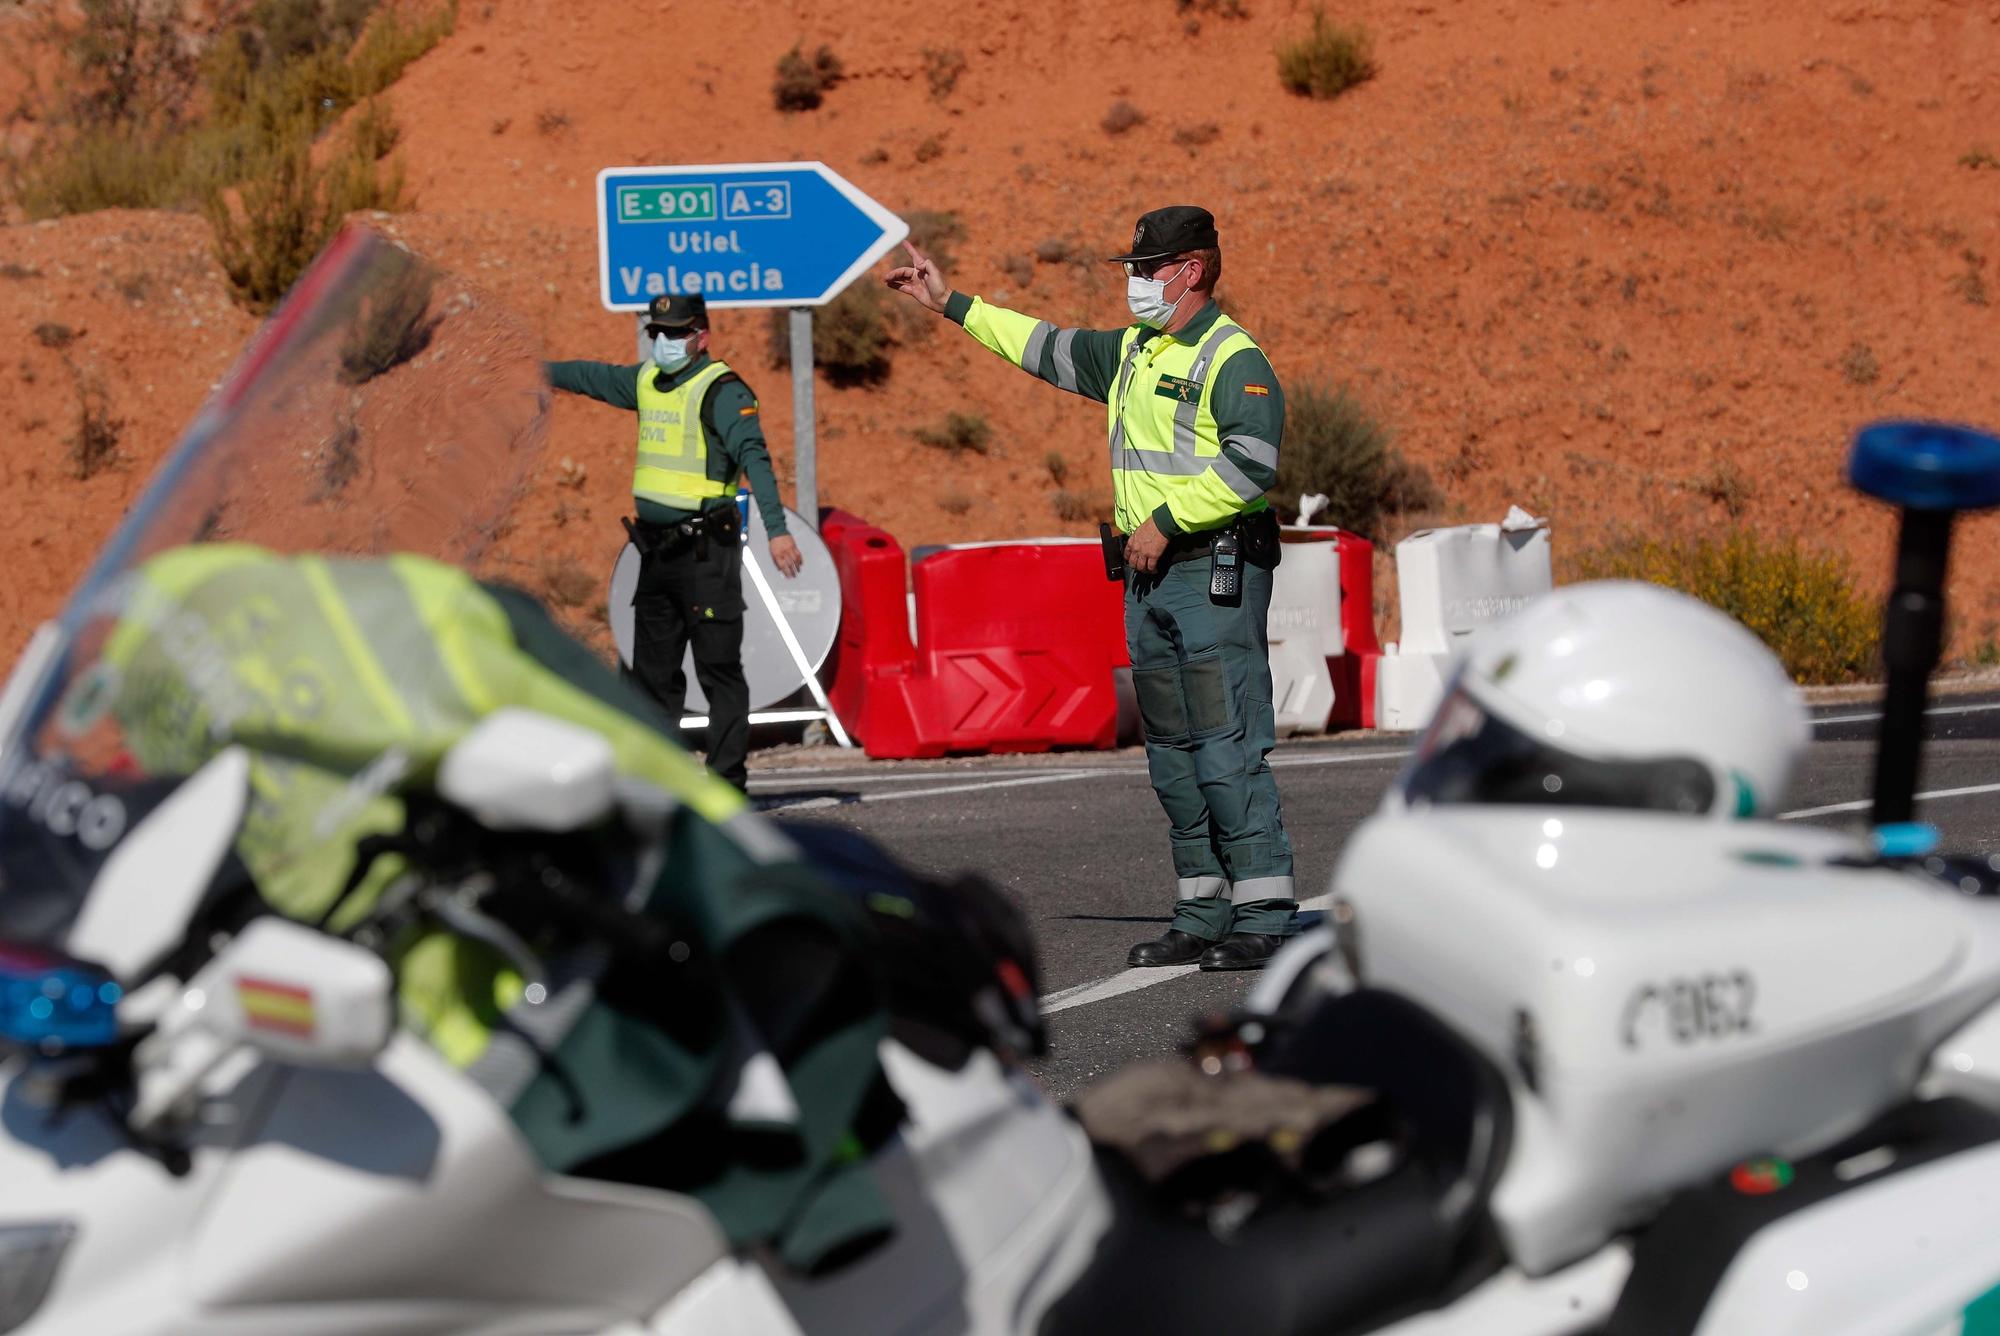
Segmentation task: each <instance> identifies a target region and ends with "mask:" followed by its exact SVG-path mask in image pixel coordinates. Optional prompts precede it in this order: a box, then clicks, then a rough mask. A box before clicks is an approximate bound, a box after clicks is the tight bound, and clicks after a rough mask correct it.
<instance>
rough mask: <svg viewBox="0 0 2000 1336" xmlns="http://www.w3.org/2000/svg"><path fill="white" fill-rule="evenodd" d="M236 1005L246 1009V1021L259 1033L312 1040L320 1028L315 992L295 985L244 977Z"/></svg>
mask: <svg viewBox="0 0 2000 1336" xmlns="http://www.w3.org/2000/svg"><path fill="white" fill-rule="evenodd" d="M236 1005H237V1006H238V1007H240V1008H242V1010H243V1019H244V1020H245V1021H246V1022H248V1023H249V1025H250V1027H251V1028H252V1029H255V1030H276V1031H278V1032H279V1033H280V1034H289V1035H296V1036H298V1037H299V1038H301V1039H310V1038H311V1037H312V1033H313V1030H314V1029H315V1028H316V1025H317V1017H315V1016H314V1014H313V997H312V990H311V989H309V988H300V987H297V986H296V985H293V984H288V983H274V982H272V981H271V980H269V979H253V978H251V977H250V976H249V975H247V974H246V975H243V976H241V977H239V978H238V979H237V980H236Z"/></svg>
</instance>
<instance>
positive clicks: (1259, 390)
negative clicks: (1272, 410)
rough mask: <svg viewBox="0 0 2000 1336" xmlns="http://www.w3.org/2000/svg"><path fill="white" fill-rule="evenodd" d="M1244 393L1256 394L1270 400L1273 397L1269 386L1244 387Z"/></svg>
mask: <svg viewBox="0 0 2000 1336" xmlns="http://www.w3.org/2000/svg"><path fill="white" fill-rule="evenodd" d="M1243 393H1245V394H1255V395H1260V396H1262V397H1264V398H1269V397H1270V395H1271V387H1270V386H1269V385H1245V386H1244V387H1243Z"/></svg>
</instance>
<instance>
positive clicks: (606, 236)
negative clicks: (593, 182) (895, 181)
mask: <svg viewBox="0 0 2000 1336" xmlns="http://www.w3.org/2000/svg"><path fill="white" fill-rule="evenodd" d="M909 232H910V229H909V226H908V225H907V224H906V223H904V222H903V220H902V219H900V218H898V217H897V216H896V215H895V214H893V213H891V212H889V210H887V209H886V208H884V207H882V205H881V204H879V203H877V202H876V201H874V200H872V199H870V198H869V197H868V196H867V195H864V194H863V193H862V192H861V191H860V190H859V189H858V188H856V187H855V186H854V185H853V183H851V182H849V181H848V180H846V179H845V178H843V177H842V176H841V175H840V174H839V173H838V172H836V171H834V170H832V169H831V168H829V167H828V166H827V165H826V164H825V163H822V162H763V163H733V164H727V165H720V166H691V167H607V168H605V169H604V170H603V171H601V172H599V173H598V174H597V262H598V279H599V291H600V293H601V295H602V297H603V301H604V306H605V309H606V310H611V311H643V310H645V309H646V303H647V302H649V301H651V300H652V299H653V298H654V297H656V296H659V295H660V294H661V293H673V294H683V293H700V294H701V295H702V296H703V297H704V298H706V299H707V301H708V304H709V305H710V306H819V305H822V304H824V303H826V302H829V301H831V300H833V298H834V297H835V296H836V295H837V294H838V293H839V292H840V290H841V289H842V288H844V287H846V286H847V285H848V284H849V283H850V282H852V281H853V280H854V278H855V276H856V275H857V274H859V273H861V272H862V271H863V270H864V269H866V268H868V266H870V265H872V264H874V263H875V261H877V260H879V259H881V258H882V256H883V255H885V254H887V253H888V251H889V249H890V248H891V247H893V246H894V245H895V244H896V243H897V242H899V241H901V240H902V239H903V238H904V237H906V236H908V235H909Z"/></svg>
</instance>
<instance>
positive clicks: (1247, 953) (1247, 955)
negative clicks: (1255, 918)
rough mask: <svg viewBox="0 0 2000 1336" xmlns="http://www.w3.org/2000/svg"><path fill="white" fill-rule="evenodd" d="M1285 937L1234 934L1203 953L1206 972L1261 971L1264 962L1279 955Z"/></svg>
mask: <svg viewBox="0 0 2000 1336" xmlns="http://www.w3.org/2000/svg"><path fill="white" fill-rule="evenodd" d="M1284 944H1285V939H1284V938H1283V937H1273V936H1271V935H1270V934H1269V933H1262V932H1232V933H1230V934H1229V935H1228V936H1227V937H1225V938H1223V939H1222V940H1221V941H1219V942H1217V943H1215V944H1214V945H1213V946H1211V947H1209V948H1208V950H1206V951H1204V952H1202V953H1201V967H1202V968H1203V969H1205V970H1260V969H1263V968H1264V962H1265V961H1267V960H1269V959H1270V958H1271V957H1272V956H1275V955H1277V954H1278V948H1279V947H1281V946H1283V945H1284Z"/></svg>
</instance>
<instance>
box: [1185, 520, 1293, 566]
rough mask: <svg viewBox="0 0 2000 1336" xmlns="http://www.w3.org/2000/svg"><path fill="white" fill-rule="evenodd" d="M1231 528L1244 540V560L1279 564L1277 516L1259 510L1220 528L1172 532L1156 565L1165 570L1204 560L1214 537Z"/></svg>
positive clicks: (1270, 564)
mask: <svg viewBox="0 0 2000 1336" xmlns="http://www.w3.org/2000/svg"><path fill="white" fill-rule="evenodd" d="M1231 530H1234V531H1235V532H1236V533H1237V534H1238V535H1240V536H1241V537H1242V539H1243V559H1244V561H1246V562H1248V563H1249V564H1250V565H1252V566H1258V567H1262V568H1263V569H1264V570H1270V569H1271V568H1272V567H1274V566H1276V565H1277V564H1278V517H1277V515H1276V514H1274V513H1273V512H1271V511H1270V510H1260V511H1258V512H1257V513H1256V514H1254V515H1238V516H1237V517H1236V518H1235V519H1233V520H1231V521H1230V522H1229V523H1228V524H1225V525H1223V526H1222V527H1221V528H1220V529H1204V530H1202V531H1201V532H1199V533H1183V534H1176V535H1174V536H1173V537H1172V538H1169V539H1168V540H1167V550H1166V552H1165V553H1163V554H1162V555H1161V557H1160V567H1159V568H1160V569H1161V570H1163V571H1164V570H1166V569H1167V567H1169V566H1178V565H1180V563H1182V562H1183V561H1193V560H1195V559H1196V558H1197V557H1200V558H1204V559H1205V558H1206V557H1207V556H1208V554H1209V553H1210V552H1211V551H1213V550H1214V548H1215V536H1216V535H1217V534H1219V533H1228V532H1230V531H1231Z"/></svg>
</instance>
